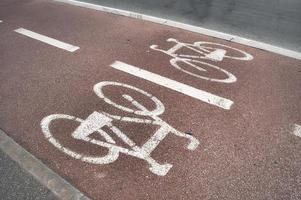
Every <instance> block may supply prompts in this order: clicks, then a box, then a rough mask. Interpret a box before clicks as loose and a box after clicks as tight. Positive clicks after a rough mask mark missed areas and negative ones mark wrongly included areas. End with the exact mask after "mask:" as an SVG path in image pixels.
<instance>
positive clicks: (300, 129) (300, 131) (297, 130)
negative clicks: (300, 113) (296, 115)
mask: <svg viewBox="0 0 301 200" xmlns="http://www.w3.org/2000/svg"><path fill="white" fill-rule="evenodd" d="M293 134H294V135H295V136H298V137H301V126H300V125H298V124H294V126H293Z"/></svg>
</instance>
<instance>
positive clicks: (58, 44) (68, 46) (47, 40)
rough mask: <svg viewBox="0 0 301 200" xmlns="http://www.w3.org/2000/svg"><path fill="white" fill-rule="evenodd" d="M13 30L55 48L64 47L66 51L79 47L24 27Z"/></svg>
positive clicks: (72, 50)
mask: <svg viewBox="0 0 301 200" xmlns="http://www.w3.org/2000/svg"><path fill="white" fill-rule="evenodd" d="M15 32H17V33H20V34H22V35H25V36H27V37H30V38H33V39H36V40H39V41H41V42H44V43H47V44H50V45H52V46H55V47H57V48H60V49H64V50H66V51H70V52H74V51H76V50H78V49H79V47H77V46H73V45H71V44H67V43H65V42H61V41H59V40H56V39H53V38H50V37H47V36H45V35H41V34H39V33H35V32H33V31H30V30H27V29H24V28H18V29H16V30H15Z"/></svg>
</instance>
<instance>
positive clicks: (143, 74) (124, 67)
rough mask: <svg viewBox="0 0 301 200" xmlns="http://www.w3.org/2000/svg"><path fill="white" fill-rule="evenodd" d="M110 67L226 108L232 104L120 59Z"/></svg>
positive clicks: (227, 100) (229, 101)
mask: <svg viewBox="0 0 301 200" xmlns="http://www.w3.org/2000/svg"><path fill="white" fill-rule="evenodd" d="M111 67H113V68H115V69H118V70H120V71H123V72H126V73H129V74H132V75H134V76H137V77H139V78H143V79H145V80H148V81H150V82H153V83H156V84H158V85H161V86H164V87H166V88H169V89H172V90H174V91H177V92H180V93H182V94H185V95H187V96H190V97H193V98H196V99H198V100H200V101H203V102H206V103H208V104H212V105H215V106H218V107H220V108H223V109H226V110H229V109H230V108H231V105H232V104H233V101H231V100H229V99H225V98H223V97H220V96H217V95H214V94H211V93H209V92H206V91H204V90H200V89H196V88H194V87H191V86H189V85H185V84H183V83H180V82H177V81H174V80H172V79H169V78H166V77H163V76H160V75H158V74H155V73H152V72H149V71H146V70H143V69H140V68H138V67H134V66H132V65H129V64H126V63H123V62H120V61H115V62H114V63H113V64H111Z"/></svg>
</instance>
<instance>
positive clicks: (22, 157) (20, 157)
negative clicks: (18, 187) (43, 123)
mask: <svg viewBox="0 0 301 200" xmlns="http://www.w3.org/2000/svg"><path fill="white" fill-rule="evenodd" d="M0 149H1V150H2V151H3V152H4V153H6V154H7V155H8V156H9V157H10V158H11V159H12V160H14V161H16V162H17V163H18V164H19V166H20V167H21V168H23V169H24V170H25V171H27V172H28V173H30V174H31V175H32V176H33V177H34V178H35V179H36V180H38V181H39V182H40V183H41V184H42V185H44V186H45V187H47V188H48V189H49V190H50V191H51V192H52V193H53V194H54V195H56V196H57V197H58V198H59V199H64V200H65V199H66V200H90V199H89V198H88V197H86V196H85V195H84V194H82V193H81V192H80V191H79V190H78V189H76V188H75V187H73V186H72V185H71V184H70V183H68V182H67V181H66V180H64V179H63V178H62V177H60V176H59V175H58V174H56V173H55V172H54V171H52V170H51V169H49V168H48V167H47V166H46V165H44V164H43V163H42V162H41V161H40V160H38V159H37V158H35V157H34V156H33V155H32V154H30V153H29V152H28V151H26V150H25V149H24V148H23V147H21V146H20V145H19V144H17V143H16V142H15V141H14V140H13V139H11V138H10V137H9V136H8V135H7V134H6V133H5V132H4V131H3V130H1V129H0Z"/></svg>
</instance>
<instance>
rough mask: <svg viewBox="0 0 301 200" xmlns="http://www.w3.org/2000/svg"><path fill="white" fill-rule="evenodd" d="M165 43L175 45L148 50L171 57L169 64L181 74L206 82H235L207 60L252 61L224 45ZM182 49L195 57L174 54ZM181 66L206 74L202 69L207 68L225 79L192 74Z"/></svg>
mask: <svg viewBox="0 0 301 200" xmlns="http://www.w3.org/2000/svg"><path fill="white" fill-rule="evenodd" d="M166 41H167V42H174V43H176V44H175V45H174V46H173V47H172V48H170V49H168V50H163V49H159V48H158V45H151V46H150V48H151V49H153V50H156V51H160V52H163V53H164V54H167V55H169V56H171V57H172V59H171V60H170V64H171V65H172V66H174V67H175V68H176V69H179V70H181V71H182V72H184V73H187V74H189V75H191V76H194V77H197V78H200V79H204V80H208V81H213V82H221V83H233V82H236V77H235V76H234V75H233V74H232V73H230V72H228V71H226V70H224V69H222V68H220V67H218V66H216V65H213V64H210V63H208V61H209V60H210V61H215V62H220V61H222V60H223V59H224V58H228V59H234V60H245V61H247V60H252V59H253V56H252V55H250V54H248V53H246V52H244V51H241V50H239V49H236V48H233V47H229V46H226V45H222V44H218V43H212V42H203V41H200V42H194V43H193V44H189V43H183V42H179V41H178V40H176V39H173V38H169V39H167V40H166ZM183 48H187V49H188V50H192V51H193V53H194V54H195V53H196V55H194V54H193V55H191V54H177V53H176V52H177V51H179V50H180V49H183ZM187 49H186V50H187ZM227 50H228V51H227ZM229 50H230V51H232V52H234V55H229ZM236 54H238V55H236ZM200 60H203V61H200ZM206 61H207V62H206ZM183 65H185V67H192V69H193V70H194V71H199V72H206V71H207V70H206V69H204V67H207V68H208V67H209V68H211V69H213V70H215V71H216V72H222V73H223V74H225V75H226V77H227V78H224V79H220V78H211V77H208V76H204V75H200V74H198V73H196V72H192V71H191V70H190V71H189V70H187V69H185V68H184V67H183Z"/></svg>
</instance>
